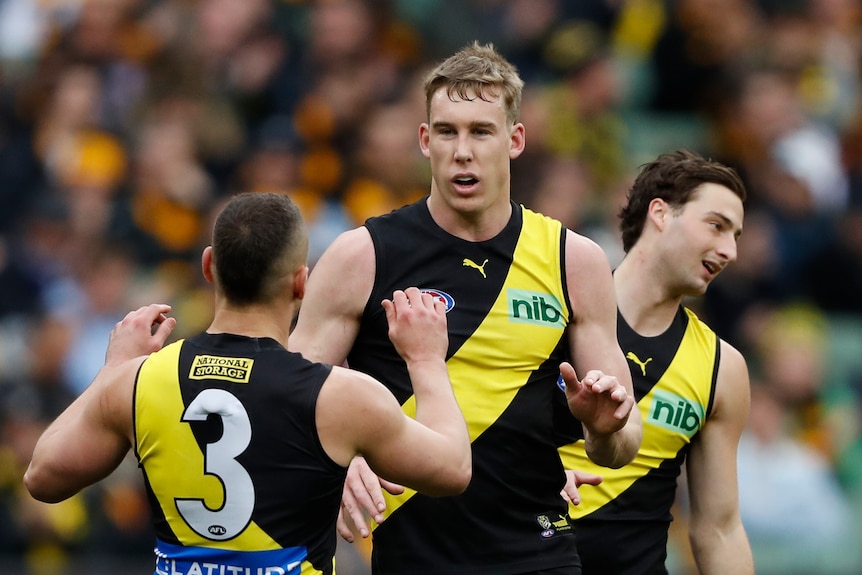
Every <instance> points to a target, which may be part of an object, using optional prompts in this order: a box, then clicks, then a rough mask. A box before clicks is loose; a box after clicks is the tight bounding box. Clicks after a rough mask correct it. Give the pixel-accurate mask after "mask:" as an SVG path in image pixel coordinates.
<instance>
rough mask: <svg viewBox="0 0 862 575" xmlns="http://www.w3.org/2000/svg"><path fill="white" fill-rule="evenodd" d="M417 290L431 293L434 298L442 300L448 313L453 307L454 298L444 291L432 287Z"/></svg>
mask: <svg viewBox="0 0 862 575" xmlns="http://www.w3.org/2000/svg"><path fill="white" fill-rule="evenodd" d="M419 291H421V292H422V293H427V294H431V295H432V296H434V299H436V300H438V301H442V302H443V303H444V304H446V313H449V312H450V311H451V310H452V308H453V307H455V299H454V298H453V297H452V296H450V295H449V294H447V293H446V292H444V291H440V290H438V289H432V288H427V289H421V290H419Z"/></svg>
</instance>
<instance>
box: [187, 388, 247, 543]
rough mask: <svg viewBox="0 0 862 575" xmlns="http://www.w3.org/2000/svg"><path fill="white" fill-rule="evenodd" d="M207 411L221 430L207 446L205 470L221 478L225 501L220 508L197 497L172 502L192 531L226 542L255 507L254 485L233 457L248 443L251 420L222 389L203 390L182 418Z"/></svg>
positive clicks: (200, 418) (193, 417)
mask: <svg viewBox="0 0 862 575" xmlns="http://www.w3.org/2000/svg"><path fill="white" fill-rule="evenodd" d="M210 414H216V415H218V416H219V417H221V419H222V423H223V429H224V431H223V433H222V436H221V438H219V440H218V441H216V442H215V443H208V444H207V446H206V453H204V473H205V474H206V475H214V476H216V478H218V479H219V481H221V484H222V486H223V489H224V502H223V503H222V506H221V508H220V509H209V508H208V507H207V506H206V505H205V504H204V500H203V499H199V498H179V497H178V498H176V499H175V500H174V501H175V503H176V505H177V510H178V511H179V513H180V516H181V517H182V518H183V520H184V521H185V522H186V523H188V525H189V527H191V528H192V529H193V530H194V531H195V533H197V534H198V535H200V536H201V537H204V538H206V539H213V540H216V541H225V540H227V539H232V538H234V537H236V536H237V535H239V534H240V533H242V531H243V530H244V529H245V528H246V527H247V526H248V524H249V522H250V521H251V513H252V510H253V509H254V484H253V483H252V480H251V476H250V475H249V474H248V472H247V471H246V470H245V468H244V467H243V466H242V465H240V464H239V462H237V460H236V458H237V457H238V456H239V455H240V454H241V453H242V452H243V451H245V449H246V448H247V447H248V445H249V443H250V442H251V423H250V422H249V418H248V413H247V412H246V410H245V408H244V407H243V405H242V403H240V401H239V400H238V399H237V398H236V396H234V395H233V394H232V393H229V392H227V391H224V390H221V389H206V390H204V391H202V392H201V393H200V394H199V395H198V396H197V397H195V398H194V400H192V402H191V403H190V404H189V406H188V407H187V408H186V410H185V412H184V413H183V418H182V420H183V421H188V422H192V421H203V420H205V419H206V418H207V416H209V415H210Z"/></svg>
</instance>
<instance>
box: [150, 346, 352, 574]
mask: <svg viewBox="0 0 862 575" xmlns="http://www.w3.org/2000/svg"><path fill="white" fill-rule="evenodd" d="M330 371H331V367H330V366H327V365H323V364H316V363H311V362H309V361H307V360H305V359H304V358H303V357H302V356H300V355H299V354H296V353H291V352H288V351H287V350H285V349H284V348H283V347H282V346H281V345H280V344H279V343H278V342H276V341H275V340H272V339H268V338H248V337H242V336H238V335H230V334H207V333H202V334H200V335H197V336H195V337H193V338H190V339H188V340H184V341H179V342H176V343H174V344H171V345H169V346H166V347H165V348H164V349H162V350H161V351H159V352H157V353H154V354H152V355H151V356H150V357H149V358H147V359H146V360H145V361H144V363H143V364H142V365H141V368H140V371H139V373H138V377H137V382H136V385H135V400H134V421H135V454H136V456H137V458H138V461H139V464H140V467H141V470H142V471H143V474H144V481H145V484H146V488H147V493H148V496H149V501H150V507H151V509H152V517H153V522H154V527H155V532H156V537H157V542H156V548H155V554H156V568H155V573H156V574H157V575H167V574H169V575H178V574H181V575H192V574H194V573H198V574H205V573H243V574H245V573H250V574H257V573H260V574H264V573H266V574H276V573H278V574H284V573H291V574H300V573H302V574H303V575H305V574H311V573H315V574H319V573H322V574H331V573H333V572H334V565H335V563H334V561H335V559H334V556H335V549H336V532H335V520H336V517H337V515H338V509H339V505H340V503H341V493H342V489H343V485H344V478H345V476H346V472H347V470H346V468H344V467H341V466H339V465H337V464H336V463H335V462H334V461H332V460H331V459H330V458H329V456H328V455H326V453H325V452H324V450H323V447H322V446H321V444H320V441H319V439H318V436H317V427H316V423H315V406H316V403H317V397H318V394H319V392H320V388H321V386H322V385H323V382H324V381H325V380H326V378H327V377H328V376H329V373H330Z"/></svg>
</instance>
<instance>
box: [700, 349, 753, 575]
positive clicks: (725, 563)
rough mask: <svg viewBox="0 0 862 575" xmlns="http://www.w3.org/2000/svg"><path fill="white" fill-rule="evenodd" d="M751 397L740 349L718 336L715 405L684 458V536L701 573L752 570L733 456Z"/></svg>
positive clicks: (747, 573)
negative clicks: (686, 502)
mask: <svg viewBox="0 0 862 575" xmlns="http://www.w3.org/2000/svg"><path fill="white" fill-rule="evenodd" d="M750 403H751V398H750V388H749V377H748V368H747V366H746V363H745V359H744V358H743V356H742V354H741V353H739V351H737V350H736V349H734V348H733V347H732V346H731V345H730V344H728V343H726V342H724V341H722V342H721V363H720V364H719V370H718V378H717V381H716V394H715V406H714V408H713V413H712V415H711V416H710V418H709V419H708V420H707V422H706V425H705V426H704V428H703V429H702V430H701V431H700V432H699V433H698V435H697V437H696V438H695V440H694V442H693V443H692V447H691V451H690V453H689V455H688V458H687V460H686V471H687V474H688V485H689V498H690V503H691V513H690V524H689V537H690V540H691V546H692V551H693V554H694V558H695V561H696V563H697V566H698V569H699V572H700V573H702V574H703V575H718V574H722V573H739V574H740V575H752V574H753V573H754V561H753V559H752V554H751V547H750V545H749V543H748V537H747V536H746V534H745V529H744V527H743V524H742V519H741V518H740V515H739V491H738V486H737V485H738V483H737V466H736V456H737V447H738V445H739V439H740V436H741V435H742V432H743V429H744V428H745V423H746V419H747V418H748V411H749V406H750Z"/></svg>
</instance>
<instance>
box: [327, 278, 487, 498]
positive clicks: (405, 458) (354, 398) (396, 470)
mask: <svg viewBox="0 0 862 575" xmlns="http://www.w3.org/2000/svg"><path fill="white" fill-rule="evenodd" d="M384 307H385V308H386V312H387V318H388V319H389V322H390V337H392V340H393V343H395V346H396V348H397V349H398V351H399V353H401V354H402V357H404V359H405V361H406V363H407V367H408V370H409V372H410V376H411V381H412V383H413V387H414V392H415V394H416V419H412V418H410V417H408V416H406V415H405V414H404V412H403V411H402V409H401V406H400V405H399V404H398V401H397V400H396V399H395V397H394V396H393V395H392V393H391V392H390V391H389V390H388V389H386V388H385V387H384V386H383V385H382V384H380V383H379V382H377V381H376V380H374V379H373V378H371V377H369V376H366V375H364V374H358V373H356V372H348V371H346V370H344V369H341V368H334V369H333V374H332V375H331V376H330V379H328V380H327V382H326V384H325V385H324V387H323V390H322V391H321V395H320V399H319V400H318V407H317V422H318V433H319V434H320V437H321V443H322V444H323V446H324V448H325V449H326V451H327V453H329V454H330V456H331V457H332V458H333V460H335V461H336V462H338V463H341V464H342V465H347V464H348V463H349V462H350V460H351V459H352V458H353V456H354V455H357V454H361V455H362V456H364V458H365V459H366V460H367V462H368V463H369V465H370V466H371V468H372V469H373V470H374V471H375V472H376V473H378V474H379V475H381V476H383V477H388V478H390V479H392V480H394V481H398V482H399V483H404V484H405V485H408V486H410V487H412V488H414V489H417V490H419V491H422V492H423V493H427V494H429V495H453V494H458V493H461V492H462V491H463V490H464V489H465V488H466V487H467V484H468V483H469V481H470V476H471V471H472V459H471V454H470V438H469V434H468V432H467V426H466V424H465V422H464V418H463V415H462V414H461V410H460V408H459V407H458V403H457V401H456V400H455V394H454V392H453V391H452V386H451V382H450V380H449V373H448V369H447V367H446V362H445V354H446V348H447V347H448V338H447V334H446V319H445V311H444V310H443V307H442V305H441V304H439V303H436V302H435V301H434V300H433V298H431V296H428V295H422V294H420V292H419V290H418V289H417V288H410V289H408V290H407V293H406V294H405V292H396V293H395V294H394V296H393V300H392V301H387V302H384ZM330 380H331V381H330ZM348 398H349V399H348Z"/></svg>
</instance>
